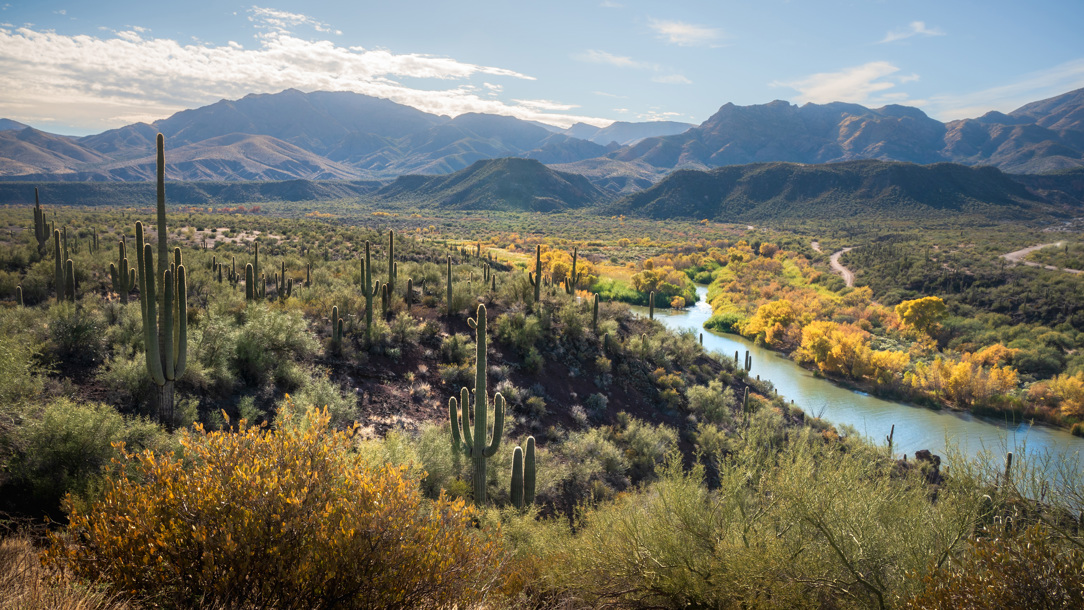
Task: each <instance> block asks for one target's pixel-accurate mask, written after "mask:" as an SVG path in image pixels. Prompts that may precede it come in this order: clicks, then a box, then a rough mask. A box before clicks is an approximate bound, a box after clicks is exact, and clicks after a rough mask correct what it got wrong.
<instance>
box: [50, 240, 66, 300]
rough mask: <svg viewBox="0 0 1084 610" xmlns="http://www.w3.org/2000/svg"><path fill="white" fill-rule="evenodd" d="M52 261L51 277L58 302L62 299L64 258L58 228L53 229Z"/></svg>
mask: <svg viewBox="0 0 1084 610" xmlns="http://www.w3.org/2000/svg"><path fill="white" fill-rule="evenodd" d="M53 263H54V266H55V269H54V270H53V276H54V278H53V279H54V281H55V282H56V302H57V303H60V302H61V301H63V300H64V259H63V252H62V251H61V249H60V229H53Z"/></svg>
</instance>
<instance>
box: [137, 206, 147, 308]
mask: <svg viewBox="0 0 1084 610" xmlns="http://www.w3.org/2000/svg"><path fill="white" fill-rule="evenodd" d="M135 231H136V243H135V249H136V268H135V270H136V282H138V284H137V285H138V286H139V311H140V313H141V314H142V315H143V319H144V320H146V319H147V298H146V296H147V295H146V293H145V291H144V290H143V284H144V283H146V282H145V280H144V279H143V273H144V271H145V268H144V265H143V245H144V243H143V223H142V222H139V221H136V227H135Z"/></svg>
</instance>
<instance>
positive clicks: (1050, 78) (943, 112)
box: [926, 57, 1084, 121]
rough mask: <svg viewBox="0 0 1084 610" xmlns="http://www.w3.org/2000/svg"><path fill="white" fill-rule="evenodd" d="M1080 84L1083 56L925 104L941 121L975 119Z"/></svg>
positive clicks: (933, 98)
mask: <svg viewBox="0 0 1084 610" xmlns="http://www.w3.org/2000/svg"><path fill="white" fill-rule="evenodd" d="M1081 87H1084V57H1082V58H1078V59H1074V60H1071V61H1067V62H1065V63H1062V64H1058V65H1056V66H1054V67H1052V68H1048V69H1046V70H1040V71H1038V72H1032V73H1029V74H1024V75H1021V76H1019V77H1017V78H1016V79H1015V80H1013V81H1011V82H1009V83H1006V84H1004V85H998V86H996V87H990V88H988V89H983V90H981V91H975V92H972V93H963V94H945V95H935V96H931V98H930V100H929V102H928V104H927V105H926V107H927V108H929V112H930V114H931V116H933V117H935V118H937V119H939V120H942V121H951V120H955V119H966V118H976V117H979V116H982V115H983V114H986V113H987V112H989V111H991V110H998V111H1000V112H1012V111H1013V110H1016V109H1017V108H1019V107H1020V106H1023V105H1024V104H1027V103H1029V102H1035V101H1038V100H1041V99H1046V98H1050V97H1054V96H1056V95H1061V94H1062V93H1066V92H1068V91H1072V90H1075V89H1079V88H1081Z"/></svg>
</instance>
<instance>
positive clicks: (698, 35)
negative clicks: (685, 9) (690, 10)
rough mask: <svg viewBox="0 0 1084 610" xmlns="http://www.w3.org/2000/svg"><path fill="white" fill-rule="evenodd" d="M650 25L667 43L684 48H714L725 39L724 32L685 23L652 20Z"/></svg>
mask: <svg viewBox="0 0 1084 610" xmlns="http://www.w3.org/2000/svg"><path fill="white" fill-rule="evenodd" d="M648 25H649V26H650V27H651V29H653V30H655V33H656V34H658V36H659V37H660V38H662V39H663V40H665V41H666V42H669V43H670V44H676V45H680V46H683V47H713V46H717V42H718V41H719V40H720V39H721V38H722V37H723V32H722V30H719V29H717V28H712V27H707V26H703V25H697V24H695V23H686V22H684V21H667V20H663V19H652V20H650V21H649V22H648Z"/></svg>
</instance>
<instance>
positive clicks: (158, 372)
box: [139, 244, 166, 385]
mask: <svg viewBox="0 0 1084 610" xmlns="http://www.w3.org/2000/svg"><path fill="white" fill-rule="evenodd" d="M143 248H144V250H143V265H144V269H143V273H141V274H140V276H139V298H140V300H141V301H143V306H144V315H143V343H144V346H145V347H146V351H147V372H148V373H150V375H151V379H153V380H154V383H156V384H158V385H164V384H165V383H166V376H165V374H164V373H163V372H162V357H161V355H160V353H159V351H158V325H157V324H156V321H157V317H158V316H157V305H156V304H155V295H154V250H153V249H152V248H151V245H150V244H144V245H143Z"/></svg>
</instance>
